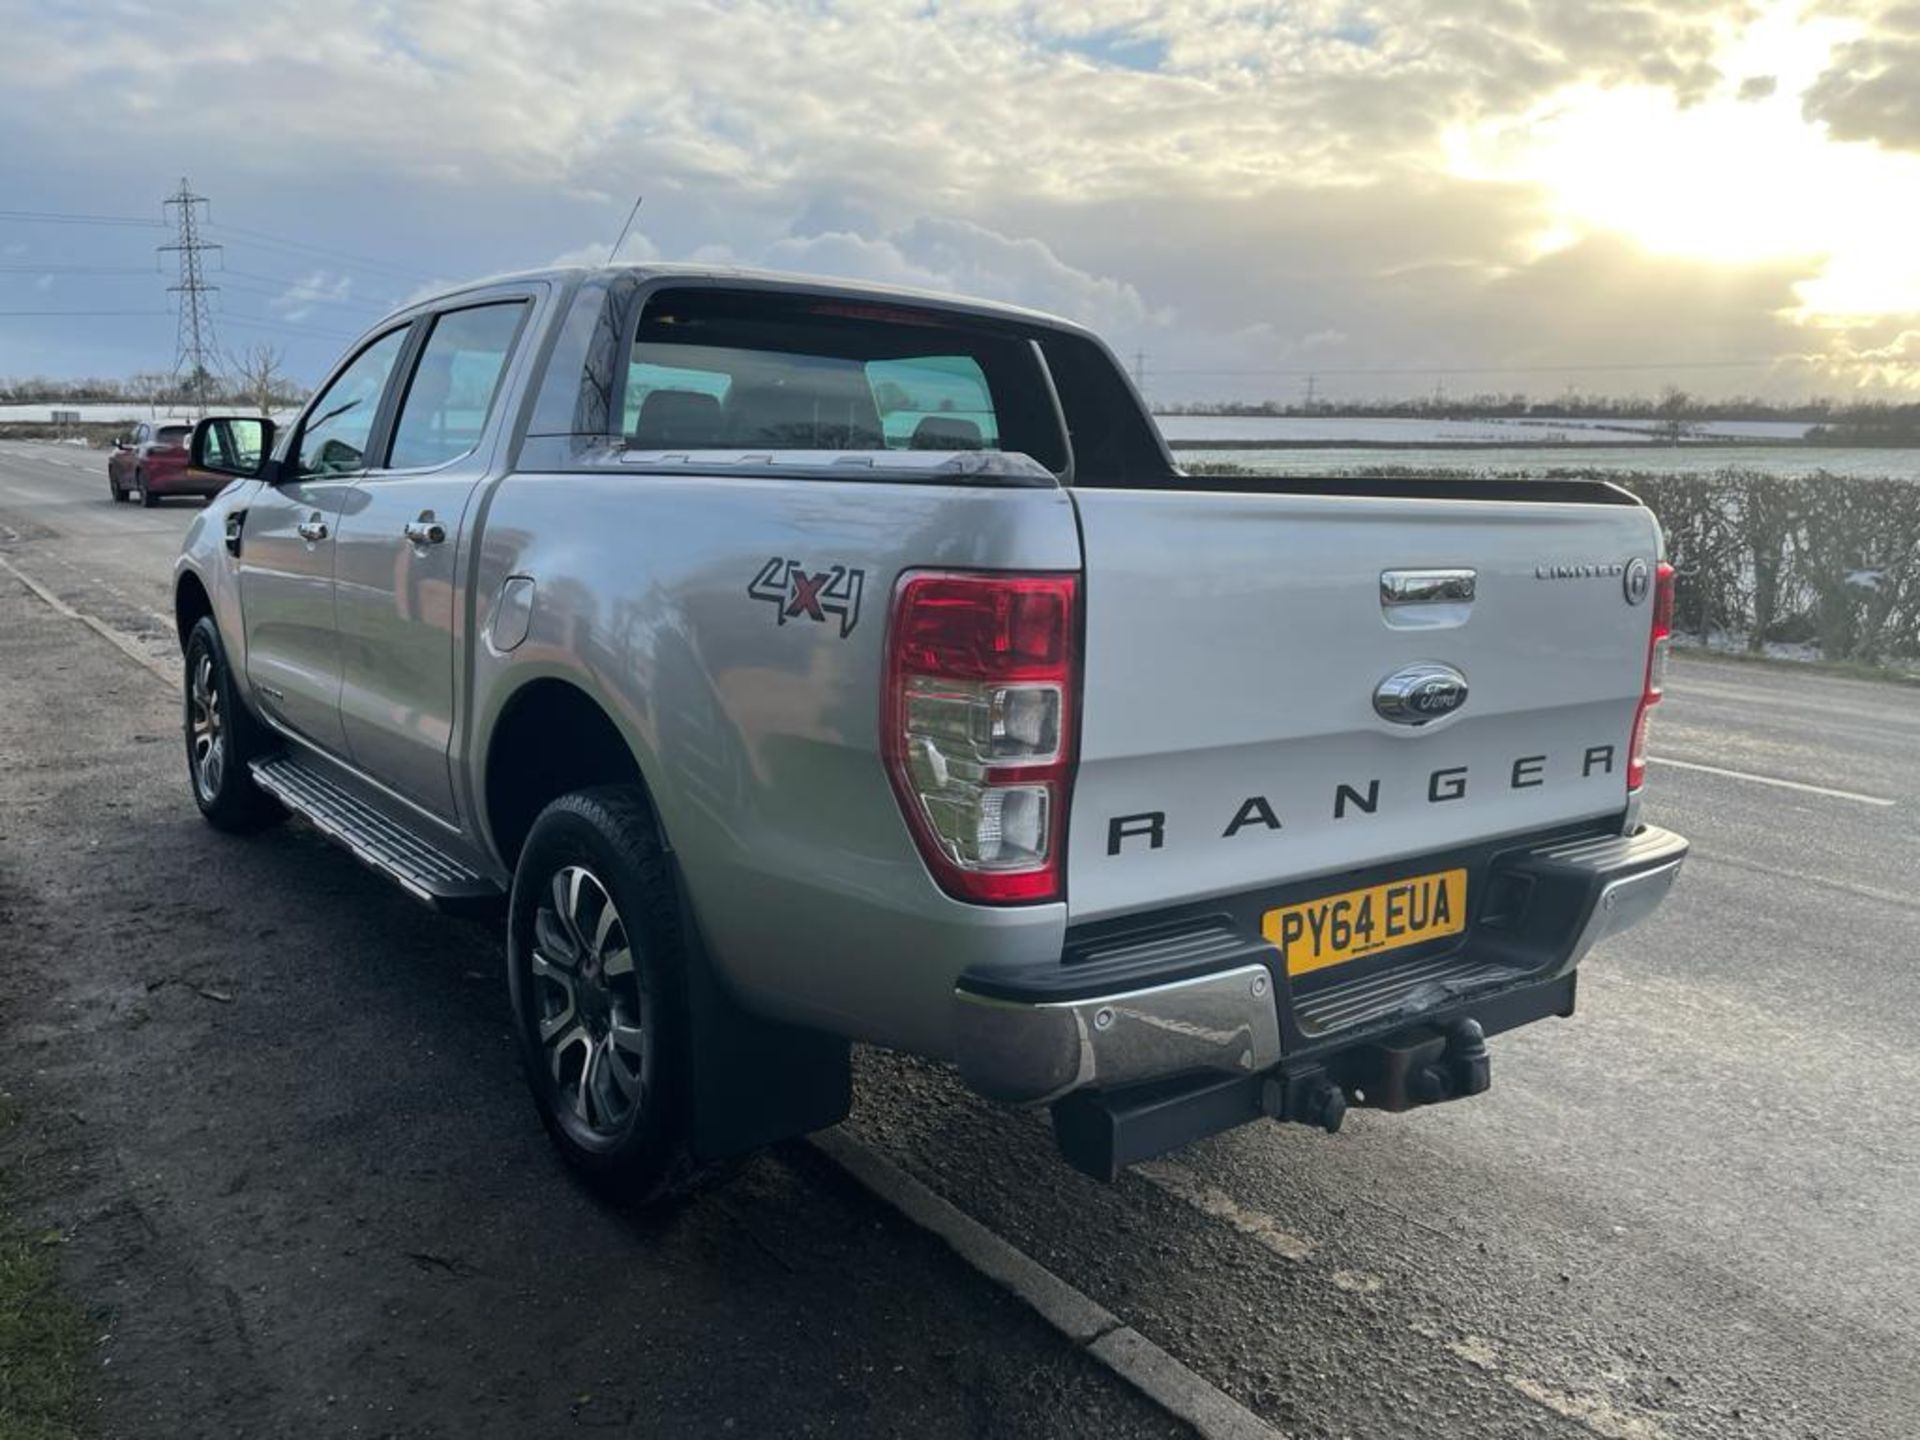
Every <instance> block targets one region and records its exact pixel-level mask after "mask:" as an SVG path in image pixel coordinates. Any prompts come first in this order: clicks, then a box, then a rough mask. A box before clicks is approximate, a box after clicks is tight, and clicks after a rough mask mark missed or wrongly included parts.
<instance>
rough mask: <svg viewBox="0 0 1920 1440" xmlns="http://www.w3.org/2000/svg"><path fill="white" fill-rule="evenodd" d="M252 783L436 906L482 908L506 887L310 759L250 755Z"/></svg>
mask: <svg viewBox="0 0 1920 1440" xmlns="http://www.w3.org/2000/svg"><path fill="white" fill-rule="evenodd" d="M248 768H249V769H251V770H252V771H253V779H254V783H255V784H256V785H258V786H259V787H260V788H261V789H262V790H264V791H266V792H267V793H268V794H269V795H271V796H273V798H274V799H276V800H278V801H279V802H280V803H281V804H282V805H285V806H286V807H287V808H288V809H289V810H291V811H293V812H294V814H296V815H299V816H302V817H303V818H304V819H306V820H307V821H308V823H310V824H311V825H312V826H313V828H314V829H316V830H318V831H319V832H320V833H321V834H323V835H325V836H326V837H327V838H328V839H330V840H335V841H337V842H339V843H340V844H341V845H342V846H344V847H345V848H346V849H347V850H349V851H350V852H352V854H353V856H354V858H355V859H357V860H359V861H360V862H361V863H362V864H363V865H366V866H367V867H368V868H370V869H373V870H377V871H379V872H380V874H382V875H384V876H386V877H387V878H388V879H389V880H391V881H393V883H394V884H396V885H398V886H399V887H400V888H401V889H402V890H405V891H406V892H407V893H408V894H409V895H411V896H413V897H414V898H415V899H416V900H421V901H424V902H425V903H427V904H428V905H431V906H433V907H434V908H435V909H436V910H446V911H454V912H471V911H476V910H480V911H484V910H487V909H490V908H492V907H495V906H497V905H498V904H499V903H500V902H501V901H502V900H504V899H505V898H506V893H507V892H506V890H505V888H504V887H502V886H501V885H500V884H499V883H498V882H497V881H494V880H491V879H489V878H487V877H486V876H485V875H482V874H481V873H480V872H479V871H477V870H475V869H473V868H472V867H471V866H469V865H466V864H464V863H463V862H461V861H459V860H456V859H454V858H453V856H451V855H449V854H447V853H446V852H445V851H444V850H441V849H440V848H439V847H438V846H436V845H435V844H433V842H432V841H430V840H426V839H423V838H422V837H421V836H420V835H418V834H416V833H415V832H414V831H412V830H410V829H408V828H407V827H406V826H404V825H401V824H400V823H399V822H397V821H395V820H392V819H390V818H389V817H387V816H386V815H383V814H381V813H380V811H378V810H376V809H374V807H373V806H371V805H369V804H367V802H366V801H364V800H362V799H360V798H359V797H358V796H356V795H353V794H351V793H350V792H349V791H347V790H346V789H345V788H344V787H343V786H341V785H340V784H339V783H338V782H337V781H335V780H333V779H332V778H330V777H329V776H327V775H326V774H324V773H322V772H321V771H320V770H318V769H317V768H315V767H314V766H312V765H307V764H303V763H301V761H300V760H299V759H298V758H296V757H295V756H292V755H288V754H285V753H282V754H278V755H269V756H267V757H266V758H264V759H260V760H255V761H252V762H251V763H250V765H249V767H248Z"/></svg>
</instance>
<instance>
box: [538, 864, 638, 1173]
mask: <svg viewBox="0 0 1920 1440" xmlns="http://www.w3.org/2000/svg"><path fill="white" fill-rule="evenodd" d="M533 939H534V943H533V953H532V956H531V960H530V968H531V970H532V976H533V987H532V988H533V1007H534V1014H533V1017H532V1019H533V1023H534V1025H535V1027H536V1033H537V1034H538V1036H539V1039H540V1044H541V1046H542V1048H543V1049H544V1051H545V1054H546V1061H547V1070H548V1073H549V1074H550V1075H551V1076H552V1079H553V1094H554V1099H555V1102H556V1103H557V1105H558V1106H559V1107H560V1109H561V1110H562V1111H564V1112H567V1113H569V1114H570V1115H571V1117H572V1119H573V1121H574V1122H575V1123H576V1124H578V1125H580V1126H582V1127H584V1128H585V1129H586V1130H588V1131H590V1132H591V1133H592V1134H594V1135H596V1136H598V1137H601V1138H610V1137H612V1136H615V1135H617V1134H619V1133H620V1132H621V1131H622V1130H624V1129H625V1127H626V1126H627V1125H628V1123H629V1122H630V1121H631V1120H632V1119H633V1116H634V1112H635V1111H636V1109H637V1108H638V1107H639V1106H640V1105H641V1104H642V1103H643V1102H644V1100H645V1096H646V1088H647V1080H648V1075H649V1069H650V1066H649V1060H650V1052H651V1046H650V1045H649V1043H648V1035H647V1013H646V1004H645V998H646V997H645V995H644V993H643V991H642V988H641V984H640V975H639V973H638V971H637V970H636V969H635V967H634V958H633V942H632V940H631V938H630V937H629V935H628V932H627V927H626V922H625V921H623V920H622V919H621V918H620V912H619V910H618V909H617V908H616V907H615V905H614V903H613V897H612V896H611V895H610V894H609V893H608V891H607V887H606V886H605V885H604V884H603V883H601V881H600V879H599V877H598V876H596V875H595V874H594V873H593V872H592V871H591V870H588V869H587V868H586V867H585V866H582V865H564V866H562V867H561V868H560V869H559V870H558V871H556V872H555V873H554V876H553V879H552V882H551V883H550V884H549V885H548V887H547V894H546V897H545V899H544V901H543V903H542V904H541V905H540V906H539V908H538V909H537V910H536V911H535V913H534V921H533Z"/></svg>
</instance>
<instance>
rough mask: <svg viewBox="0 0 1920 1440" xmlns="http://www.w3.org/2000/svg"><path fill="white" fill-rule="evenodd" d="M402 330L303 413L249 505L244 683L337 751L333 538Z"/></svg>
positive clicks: (360, 467) (294, 727) (303, 732)
mask: <svg viewBox="0 0 1920 1440" xmlns="http://www.w3.org/2000/svg"><path fill="white" fill-rule="evenodd" d="M408 328H409V327H408V326H406V325H402V326H399V327H398V328H396V329H393V330H389V331H387V332H386V333H385V334H384V335H381V336H379V337H378V338H376V339H374V340H373V341H371V342H370V343H369V344H367V345H366V346H365V347H363V348H362V349H361V350H360V351H359V352H358V353H357V354H356V355H355V356H354V357H353V358H352V359H351V360H350V361H348V362H347V364H346V365H345V366H344V367H342V368H341V369H340V370H339V371H338V372H336V374H335V376H334V378H333V380H332V381H331V382H330V383H329V384H328V385H327V386H326V388H325V389H324V390H322V391H321V393H320V395H319V396H318V397H317V398H316V399H315V400H314V401H313V402H312V403H311V404H310V405H309V406H308V407H307V411H306V415H305V417H304V418H303V419H302V421H301V423H300V427H299V429H298V430H297V431H296V433H295V434H294V436H293V439H292V441H291V442H290V443H289V447H288V451H287V455H286V459H285V462H284V463H283V465H282V466H281V475H280V480H279V482H278V483H277V484H275V485H272V486H263V487H262V488H261V491H260V493H259V494H258V495H257V496H256V497H255V498H254V499H253V500H252V501H251V502H249V504H248V506H247V514H246V521H245V525H244V528H243V532H242V536H241V544H240V558H239V574H240V606H241V614H242V617H243V620H244V623H245V625H246V632H247V679H248V680H249V681H250V682H251V684H252V686H253V690H254V694H255V695H256V696H257V697H258V699H259V702H260V706H261V708H262V709H263V710H265V711H266V712H267V714H269V715H270V716H272V717H273V719H275V720H276V721H278V722H279V723H280V724H281V725H283V726H285V727H286V728H287V729H289V730H291V731H292V732H294V733H295V734H296V735H298V736H300V737H301V738H302V739H304V740H307V741H310V742H311V743H313V744H315V745H317V746H319V747H320V748H322V749H324V750H327V751H330V752H332V753H334V754H339V755H343V754H344V753H345V750H346V742H345V738H344V735H343V732H342V730H341V727H340V646H339V639H338V636H337V634H336V632H335V627H334V611H333V558H334V539H335V534H336V532H337V530H338V529H339V525H340V517H341V513H342V511H343V510H344V508H345V506H346V503H347V500H348V497H349V496H351V495H352V493H353V488H354V481H355V480H356V479H357V478H358V477H359V476H360V475H361V474H362V472H364V471H365V470H366V468H367V458H366V452H367V447H368V446H369V445H370V444H372V441H373V436H374V434H375V433H376V428H377V425H378V421H379V417H380V412H381V407H382V405H383V403H384V402H385V399H386V394H387V389H388V385H389V382H390V381H391V379H392V377H393V373H394V368H395V365H396V363H397V362H398V360H399V358H400V353H401V350H402V348H403V347H404V345H405V342H406V337H407V333H408Z"/></svg>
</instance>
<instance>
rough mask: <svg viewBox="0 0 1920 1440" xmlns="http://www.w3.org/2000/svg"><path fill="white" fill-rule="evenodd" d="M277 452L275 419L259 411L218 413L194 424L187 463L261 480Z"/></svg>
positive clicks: (202, 468)
mask: <svg viewBox="0 0 1920 1440" xmlns="http://www.w3.org/2000/svg"><path fill="white" fill-rule="evenodd" d="M272 454H273V422H272V421H271V420H266V419H262V418H261V417H260V416H258V415H215V416H213V417H211V418H209V419H206V420H202V421H201V422H200V423H199V424H198V425H196V426H194V427H193V444H192V447H191V448H190V450H189V452H188V457H187V463H188V464H189V465H190V466H192V467H193V468H194V469H195V470H210V471H212V472H213V473H214V474H215V475H233V476H237V477H238V478H240V479H242V480H258V479H259V478H260V477H261V476H262V475H264V474H266V471H267V464H268V461H269V459H270V457H271V456H272Z"/></svg>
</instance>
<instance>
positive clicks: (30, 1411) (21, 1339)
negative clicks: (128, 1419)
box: [0, 1095, 91, 1440]
mask: <svg viewBox="0 0 1920 1440" xmlns="http://www.w3.org/2000/svg"><path fill="white" fill-rule="evenodd" d="M13 1118H14V1115H13V1105H12V1101H11V1100H10V1099H9V1098H8V1097H7V1096H5V1095H0V1129H4V1128H5V1127H6V1126H8V1125H9V1124H10V1123H11V1122H12V1120H13ZM4 1198H5V1197H0V1200H3V1199H4ZM61 1242H62V1236H61V1235H60V1233H59V1232H58V1231H51V1232H48V1231H38V1232H36V1231H33V1230H30V1229H29V1228H27V1227H26V1226H23V1225H22V1224H21V1223H20V1221H19V1219H18V1218H17V1217H16V1216H14V1215H13V1214H11V1213H10V1212H9V1213H5V1214H0V1440H77V1437H78V1436H79V1434H80V1433H81V1432H80V1369H81V1366H82V1364H83V1363H85V1359H86V1355H87V1351H88V1348H89V1346H90V1344H91V1332H90V1328H89V1326H88V1325H87V1319H86V1315H85V1314H84V1313H83V1312H82V1311H81V1309H80V1307H79V1306H78V1305H76V1304H74V1303H73V1301H72V1300H71V1299H69V1298H68V1297H67V1296H66V1294H64V1293H63V1292H62V1291H61V1289H60V1279H59V1255H60V1245H61Z"/></svg>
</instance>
